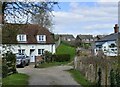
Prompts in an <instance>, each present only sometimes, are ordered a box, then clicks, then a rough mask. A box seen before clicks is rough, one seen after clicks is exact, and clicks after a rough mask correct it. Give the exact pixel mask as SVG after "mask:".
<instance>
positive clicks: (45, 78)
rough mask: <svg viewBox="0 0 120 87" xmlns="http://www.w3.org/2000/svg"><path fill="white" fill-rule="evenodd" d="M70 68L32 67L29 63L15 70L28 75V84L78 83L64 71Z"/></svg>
mask: <svg viewBox="0 0 120 87" xmlns="http://www.w3.org/2000/svg"><path fill="white" fill-rule="evenodd" d="M71 68H72V66H54V67H49V68H33V66H32V65H30V66H27V67H25V68H18V69H17V70H18V72H19V73H25V74H28V75H29V76H30V79H29V85H79V84H78V83H77V82H76V81H74V79H73V78H72V77H71V75H70V73H69V72H67V71H65V70H69V69H71Z"/></svg>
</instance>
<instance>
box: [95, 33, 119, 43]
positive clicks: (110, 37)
mask: <svg viewBox="0 0 120 87" xmlns="http://www.w3.org/2000/svg"><path fill="white" fill-rule="evenodd" d="M118 35H119V36H120V32H119V33H112V34H110V35H106V36H105V37H103V38H101V39H100V40H98V41H96V42H100V41H103V42H104V41H113V40H117V39H118Z"/></svg>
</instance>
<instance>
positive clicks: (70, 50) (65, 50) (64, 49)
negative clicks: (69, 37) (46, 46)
mask: <svg viewBox="0 0 120 87" xmlns="http://www.w3.org/2000/svg"><path fill="white" fill-rule="evenodd" d="M75 50H76V48H75V47H72V46H70V45H69V44H65V43H63V42H61V44H60V46H59V47H58V48H57V49H56V54H69V55H70V58H71V61H72V60H73V58H74V56H75V54H76V51H75Z"/></svg>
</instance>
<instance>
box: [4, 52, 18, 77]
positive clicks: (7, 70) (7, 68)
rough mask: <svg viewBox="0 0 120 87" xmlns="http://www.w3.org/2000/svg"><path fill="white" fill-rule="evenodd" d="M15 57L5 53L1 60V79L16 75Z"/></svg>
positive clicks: (10, 53)
mask: <svg viewBox="0 0 120 87" xmlns="http://www.w3.org/2000/svg"><path fill="white" fill-rule="evenodd" d="M16 72H17V71H16V57H15V55H14V54H13V53H12V52H7V53H6V54H5V56H4V57H3V58H2V75H3V78H4V77H6V76H8V75H9V74H13V73H16Z"/></svg>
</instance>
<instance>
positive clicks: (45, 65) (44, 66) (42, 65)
mask: <svg viewBox="0 0 120 87" xmlns="http://www.w3.org/2000/svg"><path fill="white" fill-rule="evenodd" d="M64 64H66V62H51V63H43V64H40V65H39V66H38V68H47V67H52V66H59V65H64Z"/></svg>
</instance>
